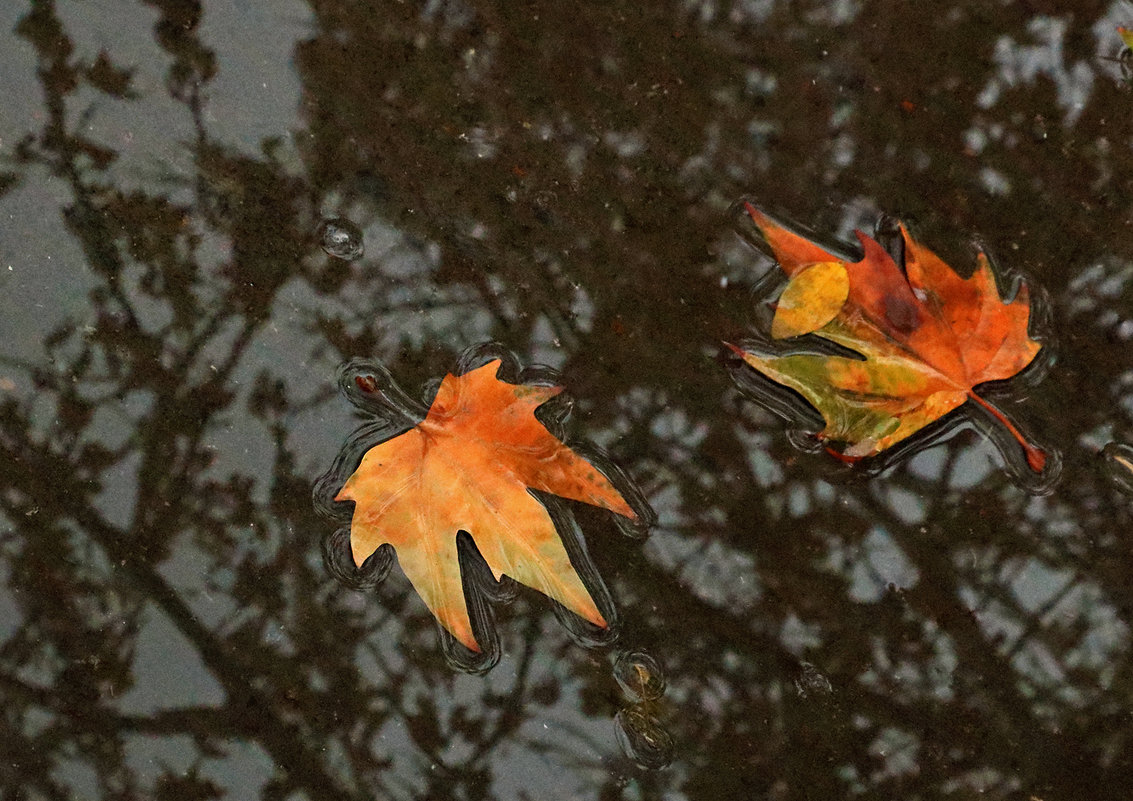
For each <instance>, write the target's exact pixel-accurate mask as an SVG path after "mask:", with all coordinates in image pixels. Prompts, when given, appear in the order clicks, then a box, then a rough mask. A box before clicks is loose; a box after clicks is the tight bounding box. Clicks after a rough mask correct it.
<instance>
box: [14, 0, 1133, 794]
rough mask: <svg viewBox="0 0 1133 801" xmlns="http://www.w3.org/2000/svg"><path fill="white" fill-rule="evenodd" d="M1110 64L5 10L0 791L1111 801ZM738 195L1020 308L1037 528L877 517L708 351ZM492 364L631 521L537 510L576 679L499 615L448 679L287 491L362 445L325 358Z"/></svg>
mask: <svg viewBox="0 0 1133 801" xmlns="http://www.w3.org/2000/svg"><path fill="white" fill-rule="evenodd" d="M1130 22H1133V6H1130V5H1127V4H1123V3H1121V2H1115V3H1112V4H1103V3H1094V2H1089V1H1088V0H1086V1H1084V2H1073V3H1071V2H1063V3H1056V2H1039V1H1036V2H1020V3H1002V4H993V3H985V2H969V3H955V2H942V3H934V4H927V3H911V2H893V1H889V2H886V1H885V0H882V1H879V2H864V1H863V2H854V1H853V0H829V2H777V1H776V0H735V2H716V1H715V0H685V1H684V2H672V3H626V2H611V3H601V4H599V3H594V4H585V5H576V4H573V3H547V2H541V1H540V0H536V2H524V3H508V4H505V3H498V4H492V3H483V2H475V0H473V2H445V1H444V0H439V1H437V2H434V1H433V0H429V1H428V2H425V3H421V2H388V3H383V2H376V1H375V2H362V1H361V0H359V1H355V2H351V0H308V2H301V0H290V1H289V2H272V3H255V4H253V3H240V2H235V1H234V0H228V2H220V1H218V2H206V3H202V4H197V3H194V2H191V1H190V0H147V1H146V2H136V3H135V2H126V0H121V1H120V2H110V1H109V0H102V2H78V1H77V0H75V1H73V2H54V3H53V2H49V1H48V0H32V1H31V2H29V1H28V0H10V1H9V2H5V3H3V4H2V6H0V30H3V31H4V38H3V40H2V42H0V44H2V46H0V78H2V83H0V85H2V86H3V90H2V92H3V112H2V114H0V159H2V161H0V187H2V192H3V194H2V196H0V337H2V341H3V348H2V357H0V465H2V466H0V476H2V483H0V515H2V516H3V525H2V531H3V533H2V534H0V701H2V704H0V788H2V793H0V795H2V797H3V798H4V799H71V798H75V799H87V798H106V799H194V800H196V799H210V798H231V799H335V801H341V800H342V799H371V798H377V799H449V798H452V799H474V798H491V799H516V800H517V801H518V800H520V799H550V798H556V799H562V798H570V799H620V798H625V799H646V798H650V799H652V798H657V799H661V798H663V799H686V798H687V799H712V800H713V801H715V800H716V799H751V798H757V799H840V798H876V799H930V798H933V799H935V798H957V799H964V798H973V797H976V796H979V797H981V798H991V799H1016V798H1019V799H1028V798H1032V799H1041V801H1055V800H1056V799H1125V798H1128V794H1129V788H1130V787H1133V736H1131V734H1130V732H1131V731H1133V730H1131V728H1130V720H1129V714H1130V713H1129V710H1130V703H1131V699H1133V661H1131V654H1130V649H1131V645H1133V642H1131V632H1130V622H1129V619H1130V615H1131V614H1133V582H1131V580H1130V576H1131V575H1133V545H1131V540H1130V539H1129V538H1130V536H1131V533H1130V508H1131V504H1133V500H1131V499H1130V497H1129V496H1128V495H1125V494H1123V490H1122V489H1121V487H1120V486H1119V483H1120V482H1114V481H1113V480H1112V478H1111V476H1110V475H1108V474H1107V465H1108V466H1109V467H1110V468H1112V469H1115V470H1118V471H1120V470H1121V469H1123V468H1122V467H1121V464H1120V460H1119V459H1111V460H1109V461H1107V459H1106V458H1105V457H1104V456H1103V454H1102V452H1101V449H1102V448H1103V446H1105V445H1106V444H1107V443H1110V442H1111V441H1116V442H1119V443H1121V442H1133V347H1131V344H1130V341H1131V339H1133V225H1131V221H1133V154H1131V150H1130V148H1131V142H1133V113H1131V112H1130V103H1131V102H1133V95H1131V93H1130V91H1129V90H1128V88H1127V87H1125V86H1124V85H1123V83H1122V79H1121V72H1120V67H1119V65H1118V63H1117V62H1115V61H1113V60H1109V59H1112V58H1113V57H1115V56H1116V55H1117V54H1118V51H1119V49H1120V46H1119V42H1118V39H1117V35H1116V33H1115V26H1116V25H1118V24H1121V23H1124V24H1126V25H1128V24H1130ZM743 195H748V196H753V197H757V198H759V199H760V200H761V201H762V202H764V203H765V204H767V205H768V206H769V207H771V208H774V209H778V210H780V211H782V212H784V213H785V214H786V215H787V216H788V217H790V218H791V219H794V220H797V221H799V222H801V223H803V224H805V225H807V226H809V227H810V228H812V229H813V230H815V231H817V232H819V233H820V234H822V235H825V236H826V237H828V238H829V239H831V240H834V241H838V240H845V239H847V238H848V237H849V235H850V232H851V230H852V229H853V228H854V227H869V226H871V225H872V224H873V222H874V221H875V220H876V219H877V217H878V215H879V214H880V213H882V212H888V213H892V214H897V215H900V216H901V217H902V218H903V219H905V220H907V221H909V222H910V223H911V224H913V225H914V226H915V229H916V231H917V232H918V234H919V235H920V236H921V238H922V239H923V240H924V241H925V242H927V243H928V244H930V245H931V246H932V247H934V249H936V250H937V251H938V252H939V253H941V255H943V256H945V257H946V258H948V259H949V260H950V261H952V262H953V263H956V264H958V265H964V266H965V268H966V266H967V265H970V264H971V249H970V242H971V240H972V238H973V237H978V238H979V239H980V240H981V241H982V242H983V243H984V245H985V246H986V247H987V248H988V249H989V251H990V252H991V253H992V254H993V255H994V256H995V257H997V258H998V260H999V261H1000V263H1002V264H1003V265H1005V266H1007V267H1008V268H1010V269H1013V270H1016V271H1020V272H1023V273H1026V274H1027V275H1029V276H1030V278H1031V279H1032V282H1033V285H1034V286H1035V287H1036V288H1039V289H1041V290H1042V291H1043V292H1044V293H1045V296H1046V299H1047V300H1046V305H1047V308H1048V310H1049V315H1050V325H1049V329H1050V336H1051V339H1052V343H1051V344H1050V351H1051V352H1052V353H1053V355H1054V358H1053V359H1052V360H1051V362H1050V364H1049V365H1048V372H1047V375H1046V376H1045V378H1043V379H1042V380H1041V381H1030V382H1028V381H1027V380H1019V381H1016V382H1011V385H1009V386H1007V387H1005V388H1003V389H1002V390H1001V391H994V392H992V393H990V394H991V395H992V396H993V397H994V398H995V399H996V402H997V403H998V404H999V405H1000V406H1001V408H1003V409H1004V410H1005V411H1006V412H1007V413H1008V414H1009V415H1010V416H1011V417H1012V418H1013V419H1014V420H1016V421H1017V422H1018V423H1019V424H1020V425H1021V426H1022V427H1023V428H1024V429H1026V430H1027V431H1029V432H1031V433H1032V435H1033V436H1034V437H1035V438H1036V440H1038V441H1039V442H1040V443H1042V444H1043V445H1044V446H1045V447H1047V448H1050V449H1053V450H1056V451H1058V452H1059V453H1060V454H1061V458H1062V462H1063V465H1062V472H1061V477H1060V479H1059V481H1058V482H1057V484H1056V485H1055V486H1054V487H1053V488H1052V491H1051V492H1050V493H1049V494H1047V495H1036V494H1032V493H1030V492H1028V491H1026V490H1025V489H1023V488H1021V487H1020V486H1019V485H1018V483H1017V482H1016V481H1015V480H1014V479H1013V478H1012V477H1011V475H1010V474H1009V472H1008V471H1007V470H1005V469H1004V462H1003V458H1002V456H1001V455H1000V453H999V451H998V449H997V448H996V447H995V446H994V445H992V444H991V443H989V442H988V441H987V440H986V438H984V437H983V436H982V435H981V434H980V432H979V431H978V430H977V428H975V427H971V426H967V427H961V428H960V429H958V430H956V431H955V432H954V433H953V435H952V436H950V437H946V438H944V439H943V441H938V442H935V443H934V444H930V446H928V447H924V448H921V449H919V451H918V452H916V453H910V454H909V455H908V456H907V458H904V459H902V460H901V461H900V462H899V463H897V464H896V465H894V466H893V467H892V468H891V469H889V470H888V471H887V472H886V473H885V474H884V475H882V476H879V477H873V478H862V477H858V476H856V475H854V474H852V473H850V474H848V473H847V471H846V470H845V469H844V468H843V467H842V466H841V465H839V464H837V463H836V462H834V461H833V460H832V459H830V458H829V457H827V456H826V455H824V454H809V453H804V452H802V451H800V450H799V449H797V448H796V447H795V446H794V445H792V444H791V442H790V440H789V439H788V434H787V429H788V426H787V425H786V424H785V423H784V422H783V421H782V420H780V419H779V418H778V417H776V416H774V415H773V414H771V413H769V412H768V411H766V410H765V409H763V408H761V407H760V406H758V405H757V404H755V403H753V402H752V401H751V400H750V399H748V398H746V397H745V396H743V395H741V394H740V392H739V391H738V389H737V388H736V387H735V385H734V384H733V382H732V381H731V378H730V376H729V373H728V371H727V369H726V368H725V365H724V364H723V360H722V359H721V357H720V351H721V346H720V342H721V340H725V339H731V340H734V339H736V338H741V337H743V336H744V335H745V333H746V332H747V331H748V329H749V327H750V326H751V325H752V324H753V320H755V319H756V316H757V315H756V312H755V310H754V308H753V305H754V302H753V300H752V294H751V293H752V287H753V285H755V283H756V282H757V281H758V279H759V278H760V277H761V276H763V275H764V274H765V273H766V271H767V270H769V269H771V264H770V262H769V261H768V260H767V259H766V258H764V257H763V256H761V255H760V254H759V253H757V252H756V251H755V250H753V249H751V248H750V247H749V246H748V245H747V244H746V243H744V242H743V241H742V240H741V238H740V237H739V236H738V235H737V234H736V233H735V232H734V230H733V228H732V227H731V221H730V219H729V216H728V208H729V206H730V205H731V204H732V203H733V201H735V200H736V198H738V197H740V196H743ZM327 218H342V219H345V220H347V221H351V222H353V223H354V224H356V225H357V226H358V227H359V228H360V229H361V231H362V232H363V236H364V240H365V241H364V244H365V254H364V256H362V257H361V258H359V259H356V260H354V261H346V260H342V259H338V258H334V257H333V256H329V255H327V253H325V252H324V250H323V242H321V240H320V236H319V232H318V229H319V224H320V222H321V221H322V220H324V219H327ZM489 339H494V340H498V341H499V342H501V343H503V344H504V345H505V346H506V347H508V348H510V349H512V350H513V351H515V352H516V353H517V354H518V355H519V356H520V357H521V358H522V359H523V360H524V362H526V363H532V362H542V363H545V364H549V365H551V366H553V367H556V368H558V369H560V370H561V371H562V376H563V381H564V382H565V384H566V385H567V387H568V388H569V391H570V393H571V394H572V396H573V397H574V398H575V399H576V405H575V415H574V418H573V422H572V433H573V435H575V436H577V437H580V438H585V439H588V440H590V441H592V442H594V443H597V444H598V445H600V446H601V447H603V448H605V449H606V450H607V451H608V453H609V455H610V457H611V458H612V459H613V460H614V461H616V462H617V463H618V464H620V465H622V466H623V467H624V468H625V469H626V470H627V471H628V472H629V473H630V474H631V475H632V476H633V477H634V478H635V480H636V481H637V482H638V483H639V484H640V485H641V487H642V488H643V490H644V491H645V493H646V494H647V496H648V498H649V501H650V503H651V504H652V506H653V508H654V509H655V510H656V512H657V514H658V516H659V522H658V525H657V526H656V528H655V530H654V532H653V535H652V537H651V538H650V539H649V540H647V541H646V542H644V543H643V542H640V541H636V540H633V539H630V538H627V537H625V536H622V535H621V534H620V532H619V531H618V530H617V528H616V527H615V526H614V525H613V523H612V522H611V521H610V520H609V518H608V517H607V516H604V515H602V514H600V513H596V512H593V513H592V512H589V511H587V510H579V511H578V517H579V519H580V521H581V523H582V525H583V528H584V530H585V533H586V539H587V542H588V544H589V548H590V552H591V554H592V556H593V558H594V561H595V564H596V566H597V569H598V571H599V572H600V573H601V575H602V576H603V577H604V579H605V582H606V584H607V585H608V586H609V589H610V591H611V593H612V595H613V598H614V599H615V602H616V605H617V608H618V611H619V616H620V622H619V634H620V636H619V638H618V640H617V641H616V642H615V643H614V644H612V645H607V646H603V647H586V646H584V645H582V644H579V643H578V642H575V641H574V640H573V639H572V638H571V635H570V633H569V631H568V630H567V629H566V628H564V627H563V626H562V625H560V624H559V622H558V621H557V620H556V618H555V616H554V614H553V613H552V610H551V608H550V607H551V604H550V603H549V602H548V601H547V600H546V599H544V598H542V597H539V596H537V595H535V594H534V593H529V592H520V593H519V594H518V597H517V599H516V600H515V601H514V602H512V603H510V604H507V605H503V606H500V607H498V608H497V625H498V630H499V633H500V644H501V652H502V655H501V659H500V662H499V664H498V665H497V666H496V667H495V668H494V669H493V670H491V671H490V672H488V673H487V674H486V675H482V676H477V675H469V674H466V673H461V672H459V671H457V670H454V669H453V668H452V666H450V664H449V663H448V662H446V661H445V659H444V656H443V653H442V649H441V647H440V644H439V638H438V636H437V633H436V628H435V626H434V623H433V621H432V619H431V617H430V616H429V615H428V613H427V612H426V610H425V609H424V607H423V605H422V604H421V602H420V601H419V600H418V598H417V596H416V595H415V594H414V593H413V591H412V590H411V588H410V587H409V586H408V584H407V583H406V582H405V580H404V579H403V578H402V576H401V575H400V573H399V572H398V571H397V570H396V569H395V570H394V571H393V572H392V573H391V575H390V577H389V579H388V580H387V581H386V582H385V583H384V584H383V585H381V587H380V588H379V589H377V590H375V591H371V592H357V591H353V590H350V589H347V588H345V587H343V586H342V585H341V584H340V583H338V582H336V581H335V580H334V579H332V578H331V577H330V576H329V575H328V573H327V570H326V568H325V567H324V564H323V561H322V556H321V542H322V540H323V538H324V537H325V536H326V535H327V533H328V529H329V528H331V527H332V524H330V523H328V521H326V520H324V519H322V518H320V517H319V516H317V515H316V513H315V510H314V507H313V505H312V502H311V491H312V486H313V484H314V483H315V481H316V480H317V478H318V476H319V475H320V474H322V473H323V472H324V471H325V470H326V469H327V468H328V466H329V465H330V463H331V462H332V460H333V459H334V456H335V454H336V453H337V452H338V450H339V448H340V447H341V446H342V444H343V442H344V440H345V439H346V437H347V435H348V434H349V432H350V431H351V430H352V429H353V428H354V427H355V425H356V424H357V423H358V419H357V418H356V417H355V415H354V413H353V411H352V410H351V407H350V406H349V404H347V403H346V402H345V400H344V399H343V398H342V397H341V396H339V395H338V394H337V392H336V390H335V385H334V381H335V374H336V370H337V369H338V367H339V365H341V364H342V363H343V362H345V361H347V360H348V359H351V358H355V357H364V358H369V359H377V360H379V361H381V362H382V363H384V364H385V365H386V366H387V367H388V368H389V370H390V371H391V373H392V374H393V375H395V376H396V377H397V379H398V381H399V382H400V383H401V384H402V386H405V387H407V388H416V387H419V386H421V385H422V384H423V383H425V382H426V381H428V380H430V379H435V378H437V377H439V376H441V375H443V374H444V373H445V372H446V371H447V370H448V369H450V368H451V367H452V365H453V364H454V363H455V361H456V359H457V358H458V355H459V354H460V352H461V351H463V350H464V349H465V348H466V347H468V346H470V345H473V344H476V343H479V342H483V341H485V340H489ZM1109 453H1110V454H1117V455H1118V456H1120V455H1121V454H1123V453H1126V452H1125V451H1121V450H1118V449H1115V446H1111V448H1110V451H1109ZM1127 485H1128V482H1127ZM635 654H637V656H639V657H641V660H642V661H639V662H637V663H633V662H632V660H633V659H634V658H635V656H634V655H635ZM627 659H629V660H630V663H627ZM627 664H629V667H628V668H627ZM634 664H637V667H636V668H635V667H633V665H634ZM643 665H644V667H642V666H643ZM635 677H636V679H635ZM635 680H636V681H637V684H635V683H634V682H635ZM658 686H660V687H663V692H654V689H655V688H656V687H658ZM646 687H648V688H650V689H649V691H648V692H646V691H645V688H646ZM615 721H620V722H621V723H622V724H626V723H627V721H628V725H629V730H628V734H627V730H626V729H622V730H620V731H619V728H618V725H617V723H616V722H615ZM635 727H636V728H635ZM650 727H653V728H650ZM666 738H667V739H666ZM669 740H671V744H672V745H671V753H669V752H668V751H667V750H666V749H667V745H666V743H667V742H668V741H669ZM623 745H628V746H629V752H630V755H627V752H626V750H624V748H623ZM651 747H655V748H656V749H660V752H661V753H660V755H658V753H651V752H649V748H651ZM635 749H636V751H635ZM633 753H636V754H637V759H634V758H632V757H631V755H632V754H633ZM666 761H669V765H668V767H665V768H663V769H649V768H646V767H643V766H642V765H641V764H638V763H639V762H641V763H647V764H653V765H658V764H663V763H664V762H666Z"/></svg>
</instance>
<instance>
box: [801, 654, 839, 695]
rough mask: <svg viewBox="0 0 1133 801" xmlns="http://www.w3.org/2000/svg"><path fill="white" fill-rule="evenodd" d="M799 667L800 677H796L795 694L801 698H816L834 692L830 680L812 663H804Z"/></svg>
mask: <svg viewBox="0 0 1133 801" xmlns="http://www.w3.org/2000/svg"><path fill="white" fill-rule="evenodd" d="M799 667H800V671H799V675H797V676H796V677H795V692H797V693H798V694H799V698H815V697H819V696H824V695H830V693H832V692H834V686H833V685H832V684H831V683H830V679H828V678H826V676H824V675H822V671H820V670H819V669H818V668H816V667H815V666H814V665H812V664H811V663H810V662H803V663H802V664H801V665H800V666H799Z"/></svg>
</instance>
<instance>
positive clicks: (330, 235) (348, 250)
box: [318, 217, 363, 261]
mask: <svg viewBox="0 0 1133 801" xmlns="http://www.w3.org/2000/svg"><path fill="white" fill-rule="evenodd" d="M318 237H319V245H321V246H322V249H323V250H324V251H325V252H326V254H327V255H328V256H334V257H335V258H336V259H343V260H344V261H354V259H357V258H360V257H361V256H362V251H363V247H362V229H360V228H359V227H358V226H357V225H355V224H354V223H352V222H350V220H347V219H343V218H342V217H331V218H330V219H328V220H323V221H322V223H321V224H320V225H319V230H318Z"/></svg>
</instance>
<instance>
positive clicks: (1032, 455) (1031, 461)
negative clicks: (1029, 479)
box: [968, 390, 1046, 473]
mask: <svg viewBox="0 0 1133 801" xmlns="http://www.w3.org/2000/svg"><path fill="white" fill-rule="evenodd" d="M968 397H969V398H971V399H972V400H974V401H975V402H976V403H978V404H979V405H980V406H982V407H984V408H985V409H987V410H988V411H989V412H991V414H992V416H994V417H995V419H996V420H998V421H999V422H1001V423H1003V425H1004V426H1006V427H1007V430H1008V431H1010V432H1011V435H1012V436H1013V437H1015V439H1017V440H1018V441H1019V444H1020V445H1022V446H1023V453H1025V454H1026V455H1027V464H1028V465H1029V466H1030V468H1031V469H1032V470H1034V471H1035V472H1036V473H1041V472H1042V471H1043V468H1044V467H1045V466H1046V451H1044V450H1043V449H1042V448H1038V447H1036V446H1034V445H1032V444H1031V443H1029V442H1027V440H1026V439H1025V438H1024V437H1023V435H1022V433H1020V431H1019V429H1017V428H1016V427H1015V424H1014V423H1012V422H1011V421H1010V420H1008V419H1007V415H1005V414H1004V413H1003V412H1001V411H999V409H997V408H995V407H994V406H992V405H991V404H990V403H988V402H987V401H985V400H984V399H983V398H981V397H980V396H979V395H977V394H976V393H975V392H974V391H972V390H968Z"/></svg>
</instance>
